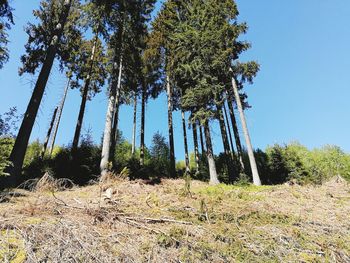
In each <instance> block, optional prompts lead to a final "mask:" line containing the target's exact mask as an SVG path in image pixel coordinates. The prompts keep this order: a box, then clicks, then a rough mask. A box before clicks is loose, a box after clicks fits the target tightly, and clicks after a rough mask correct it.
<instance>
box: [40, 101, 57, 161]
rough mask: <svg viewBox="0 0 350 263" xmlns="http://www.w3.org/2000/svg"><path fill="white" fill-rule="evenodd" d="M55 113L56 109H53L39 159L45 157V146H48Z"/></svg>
mask: <svg viewBox="0 0 350 263" xmlns="http://www.w3.org/2000/svg"><path fill="white" fill-rule="evenodd" d="M57 111H58V107H56V108H55V110H54V112H53V114H52V119H51V122H50V126H49V129H48V131H47V135H46V138H45V142H44V145H43V149H42V151H41V158H42V159H43V158H44V157H45V153H46V150H47V145H48V144H49V140H50V138H51V134H52V130H53V126H54V124H55V120H56V115H57Z"/></svg>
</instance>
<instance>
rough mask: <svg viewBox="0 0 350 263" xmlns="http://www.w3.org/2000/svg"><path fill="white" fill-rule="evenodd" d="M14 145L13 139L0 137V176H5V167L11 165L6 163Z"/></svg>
mask: <svg viewBox="0 0 350 263" xmlns="http://www.w3.org/2000/svg"><path fill="white" fill-rule="evenodd" d="M14 143H15V140H14V139H13V138H10V137H2V138H1V137H0V176H5V175H7V174H6V173H5V171H4V170H5V169H6V167H8V166H9V165H11V163H10V162H9V161H8V158H9V156H10V154H11V150H12V147H13V144H14Z"/></svg>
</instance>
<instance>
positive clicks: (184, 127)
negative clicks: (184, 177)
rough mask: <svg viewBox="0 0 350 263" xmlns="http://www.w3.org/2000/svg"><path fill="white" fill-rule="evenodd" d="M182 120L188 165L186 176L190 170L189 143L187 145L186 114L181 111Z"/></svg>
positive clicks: (186, 162)
mask: <svg viewBox="0 0 350 263" xmlns="http://www.w3.org/2000/svg"><path fill="white" fill-rule="evenodd" d="M181 118H182V131H183V137H184V148H185V164H186V174H188V173H189V172H190V171H191V169H190V156H189V154H188V143H187V131H186V119H185V112H184V111H183V110H181Z"/></svg>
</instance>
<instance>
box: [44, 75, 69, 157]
mask: <svg viewBox="0 0 350 263" xmlns="http://www.w3.org/2000/svg"><path fill="white" fill-rule="evenodd" d="M68 75H69V74H68ZM71 78H72V77H71V76H70V75H69V76H68V81H67V85H66V87H65V89H64V92H63V97H62V100H61V102H60V105H59V106H58V113H57V119H56V122H55V126H54V129H53V136H52V140H51V143H50V146H49V149H50V156H51V155H52V152H53V149H54V147H55V142H56V136H57V133H58V128H59V126H60V123H61V118H62V113H63V108H64V104H65V102H66V98H67V93H68V89H69V87H70V82H71V80H72V79H71Z"/></svg>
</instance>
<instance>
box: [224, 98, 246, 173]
mask: <svg viewBox="0 0 350 263" xmlns="http://www.w3.org/2000/svg"><path fill="white" fill-rule="evenodd" d="M227 104H228V108H229V110H230V117H231V123H232V129H233V134H234V136H235V141H236V147H237V154H238V159H239V163H240V164H241V171H242V172H243V171H244V163H243V148H242V144H241V139H240V136H239V131H238V127H237V121H236V117H235V112H234V108H233V104H232V101H230V100H229V99H228V100H227Z"/></svg>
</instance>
